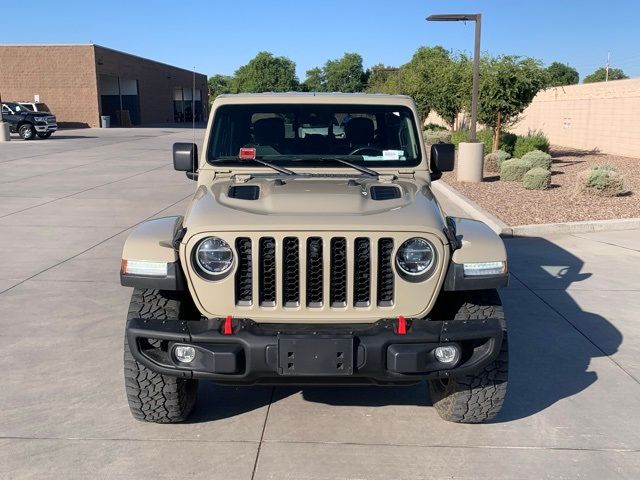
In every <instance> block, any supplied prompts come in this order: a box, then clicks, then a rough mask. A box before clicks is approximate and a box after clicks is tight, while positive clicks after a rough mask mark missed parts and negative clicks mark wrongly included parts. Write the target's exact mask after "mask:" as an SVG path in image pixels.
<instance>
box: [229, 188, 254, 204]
mask: <svg viewBox="0 0 640 480" xmlns="http://www.w3.org/2000/svg"><path fill="white" fill-rule="evenodd" d="M259 196H260V187H259V186H258V185H234V186H232V187H229V198H237V199H239V200H257V199H258V197H259Z"/></svg>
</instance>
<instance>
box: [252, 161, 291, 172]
mask: <svg viewBox="0 0 640 480" xmlns="http://www.w3.org/2000/svg"><path fill="white" fill-rule="evenodd" d="M252 160H253V161H254V162H256V163H259V164H261V165H264V166H265V167H269V168H273V169H274V170H275V171H276V172H280V173H284V174H285V175H297V173H296V172H294V171H293V170H289V169H288V168H284V167H279V166H278V165H274V164H273V163H271V162H267V161H266V160H262V159H261V158H254V159H252Z"/></svg>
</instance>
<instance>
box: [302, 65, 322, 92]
mask: <svg viewBox="0 0 640 480" xmlns="http://www.w3.org/2000/svg"><path fill="white" fill-rule="evenodd" d="M303 87H304V90H306V91H307V92H324V91H325V80H324V73H323V71H322V69H321V68H319V67H315V68H312V69H311V70H307V78H306V79H305V80H304V83H303Z"/></svg>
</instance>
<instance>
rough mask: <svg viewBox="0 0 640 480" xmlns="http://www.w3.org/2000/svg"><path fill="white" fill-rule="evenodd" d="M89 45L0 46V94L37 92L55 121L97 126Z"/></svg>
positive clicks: (26, 97) (27, 97) (16, 97)
mask: <svg viewBox="0 0 640 480" xmlns="http://www.w3.org/2000/svg"><path fill="white" fill-rule="evenodd" d="M94 65H95V62H94V51H93V46H91V45H67V46H64V45H51V46H3V45H0V94H2V99H3V100H5V101H9V100H13V101H33V96H34V95H40V101H41V102H45V103H46V104H47V105H49V107H50V108H51V110H52V111H53V112H54V113H55V114H56V115H57V117H58V122H60V123H71V124H78V125H84V126H87V125H88V126H92V127H95V126H98V104H97V96H96V90H97V87H96V73H95V67H94Z"/></svg>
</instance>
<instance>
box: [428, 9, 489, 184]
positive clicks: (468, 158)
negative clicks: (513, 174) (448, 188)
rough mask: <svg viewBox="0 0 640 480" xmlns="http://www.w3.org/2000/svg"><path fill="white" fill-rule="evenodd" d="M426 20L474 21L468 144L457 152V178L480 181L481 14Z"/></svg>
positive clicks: (446, 16) (443, 15) (464, 14)
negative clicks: (478, 122) (477, 125)
mask: <svg viewBox="0 0 640 480" xmlns="http://www.w3.org/2000/svg"><path fill="white" fill-rule="evenodd" d="M427 21H428V22H467V21H471V22H475V23H476V34H475V41H474V45H473V86H472V88H471V125H470V126H469V130H470V132H469V133H470V135H469V146H467V145H465V146H464V147H463V146H462V145H461V147H460V152H459V154H458V157H459V163H458V180H462V181H470V182H481V181H482V160H483V153H484V148H483V149H482V150H480V148H479V147H478V145H472V144H475V143H476V142H477V137H476V123H477V121H478V84H479V83H480V24H481V23H482V15H481V14H479V13H468V14H467V13H462V14H459V13H456V14H440V15H429V16H428V17H427Z"/></svg>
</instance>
